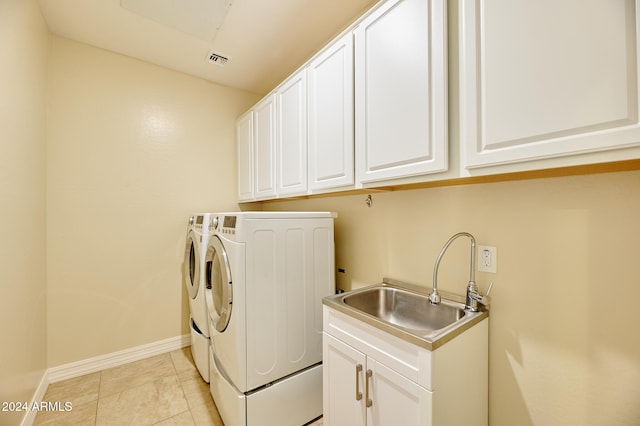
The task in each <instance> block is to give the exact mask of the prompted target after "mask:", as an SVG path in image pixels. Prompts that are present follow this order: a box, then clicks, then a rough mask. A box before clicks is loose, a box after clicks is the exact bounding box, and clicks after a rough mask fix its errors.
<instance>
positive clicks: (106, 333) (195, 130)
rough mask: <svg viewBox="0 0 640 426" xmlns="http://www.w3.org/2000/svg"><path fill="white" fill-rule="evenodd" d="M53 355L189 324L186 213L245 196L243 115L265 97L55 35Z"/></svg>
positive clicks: (113, 345) (50, 173) (50, 180)
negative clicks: (239, 190)
mask: <svg viewBox="0 0 640 426" xmlns="http://www.w3.org/2000/svg"><path fill="white" fill-rule="evenodd" d="M51 58H52V59H51V72H50V80H49V97H50V99H49V111H48V114H49V115H48V132H49V133H48V134H49V141H48V147H47V155H48V159H47V166H48V170H47V196H48V215H47V219H48V221H47V232H48V244H47V247H48V271H47V272H48V327H49V328H48V330H49V332H48V350H49V355H48V365H49V366H50V367H51V366H57V365H61V364H65V363H69V362H72V361H78V360H82V359H86V358H90V357H94V356H97V355H103V354H107V353H110V352H114V351H118V350H122V349H127V348H131V347H134V346H137V345H142V344H145V343H150V342H155V341H158V340H162V339H166V338H169V337H175V336H179V335H181V334H187V333H188V332H189V328H188V318H189V313H188V311H189V307H188V301H187V299H186V292H185V290H184V288H185V287H184V284H183V281H182V270H181V268H182V261H183V257H184V244H185V235H186V225H187V219H188V217H189V215H190V214H192V213H195V212H197V211H220V210H230V209H237V205H236V204H235V199H236V189H235V188H236V184H235V169H236V160H235V159H236V154H235V149H236V148H235V119H236V117H237V116H238V115H240V113H241V112H242V111H244V110H246V109H247V108H249V107H250V106H251V104H252V103H253V102H255V101H256V100H257V97H256V96H255V95H252V94H248V93H245V92H241V91H238V90H233V89H229V88H225V87H221V86H218V85H215V84H212V83H209V82H206V81H204V80H201V79H198V78H193V77H189V76H186V75H184V74H180V73H177V72H173V71H169V70H167V69H163V68H160V67H156V66H153V65H150V64H147V63H144V62H140V61H137V60H134V59H131V58H128V57H124V56H121V55H117V54H113V53H110V52H107V51H104V50H100V49H96V48H93V47H90V46H87V45H84V44H79V43H76V42H73V41H70V40H67V39H63V38H59V37H53V38H52V48H51Z"/></svg>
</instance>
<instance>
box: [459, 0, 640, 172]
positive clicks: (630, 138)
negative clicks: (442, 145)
mask: <svg viewBox="0 0 640 426" xmlns="http://www.w3.org/2000/svg"><path fill="white" fill-rule="evenodd" d="M459 4H460V11H459V13H460V21H459V22H460V25H459V26H460V49H461V50H460V70H461V80H460V114H461V115H460V125H461V129H460V130H461V133H460V137H461V144H462V149H463V158H462V161H463V165H464V166H466V167H467V169H473V168H476V167H483V166H493V165H501V164H508V163H518V162H530V161H533V160H544V159H550V158H559V157H565V160H564V161H567V160H572V161H576V158H579V157H584V155H583V154H589V155H594V154H590V153H595V152H603V151H608V152H607V153H606V154H607V155H606V156H602V157H600V158H601V159H600V161H599V162H602V161H611V160H621V159H627V158H633V157H635V158H637V154H638V152H639V151H638V149H637V148H634V150H635V151H633V150H630V148H633V147H640V125H639V121H638V99H639V91H638V80H639V78H638V77H639V75H638V59H639V48H640V44H639V43H638V24H639V23H640V15H639V14H638V9H637V3H636V2H635V1H632V0H616V1H611V0H562V1H557V0H537V1H526V2H522V1H517V2H515V1H513V0H486V1H482V2H479V1H461V2H460V3H459ZM632 151H633V152H635V155H633V154H632ZM566 156H573V158H568V157H566ZM556 161H557V160H556ZM585 162H586V161H584V160H582V161H580V160H578V163H585ZM591 162H596V161H591ZM560 165H563V164H560ZM525 166H526V165H525ZM543 166H544V163H543Z"/></svg>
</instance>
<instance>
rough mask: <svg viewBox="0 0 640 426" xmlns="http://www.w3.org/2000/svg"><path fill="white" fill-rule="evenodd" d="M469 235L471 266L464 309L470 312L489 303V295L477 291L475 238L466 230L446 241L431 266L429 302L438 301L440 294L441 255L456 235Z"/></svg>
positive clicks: (436, 302)
mask: <svg viewBox="0 0 640 426" xmlns="http://www.w3.org/2000/svg"><path fill="white" fill-rule="evenodd" d="M463 236H464V237H469V239H471V266H470V270H469V284H468V285H467V297H466V303H465V309H466V310H468V311H471V312H477V311H478V305H479V304H483V305H488V304H489V295H488V293H487V295H486V296H483V295H481V294H480V293H479V292H478V287H477V286H476V278H475V277H476V273H475V266H476V239H475V238H474V237H473V235H471V234H470V233H468V232H458V233H457V234H455V235H454V236H452V237H451V238H449V241H447V242H446V243H445V245H444V247H442V250H441V251H440V254H439V255H438V258H437V259H436V265H435V267H434V268H433V290H432V291H431V294H430V295H429V302H431V303H433V304H438V303H440V295H439V294H438V268H439V267H440V261H441V260H442V256H444V253H445V252H446V251H447V249H448V248H449V246H450V245H451V243H452V242H453V241H454V240H455V239H457V238H458V237H463ZM490 290H491V286H490V287H489V291H490Z"/></svg>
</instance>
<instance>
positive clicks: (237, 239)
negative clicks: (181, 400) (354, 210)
mask: <svg viewBox="0 0 640 426" xmlns="http://www.w3.org/2000/svg"><path fill="white" fill-rule="evenodd" d="M335 217H336V215H335V214H334V213H330V212H237V213H233V212H232V213H219V214H216V215H214V216H213V217H212V224H213V226H214V229H215V231H214V232H213V234H212V236H211V238H210V239H209V242H208V243H207V250H206V254H205V262H206V263H207V265H208V266H207V267H206V269H207V278H206V280H207V283H208V285H207V287H209V289H208V290H207V292H206V293H205V294H206V298H207V307H208V315H209V329H210V332H211V334H210V348H209V368H210V373H209V378H210V391H211V395H212V397H213V399H214V401H215V403H216V406H217V408H218V411H219V412H220V415H221V417H222V420H223V421H224V423H225V425H227V426H235V425H243V426H246V425H249V426H253V425H260V426H269V425H277V426H283V425H292V426H293V425H295V426H299V425H301V424H305V423H307V422H309V421H311V420H313V419H315V418H317V417H319V416H321V415H322V298H323V297H325V296H328V295H330V294H334V293H335V274H334V262H335V261H334V240H333V235H334V232H333V229H334V227H333V225H334V224H333V221H334V218H335Z"/></svg>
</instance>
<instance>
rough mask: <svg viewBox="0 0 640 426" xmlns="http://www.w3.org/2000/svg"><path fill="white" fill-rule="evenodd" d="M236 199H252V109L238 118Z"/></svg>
mask: <svg viewBox="0 0 640 426" xmlns="http://www.w3.org/2000/svg"><path fill="white" fill-rule="evenodd" d="M236 131H237V142H238V201H249V200H252V199H253V110H251V111H249V112H247V113H246V114H244V115H243V116H242V117H240V118H239V119H238V122H237V124H236Z"/></svg>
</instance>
